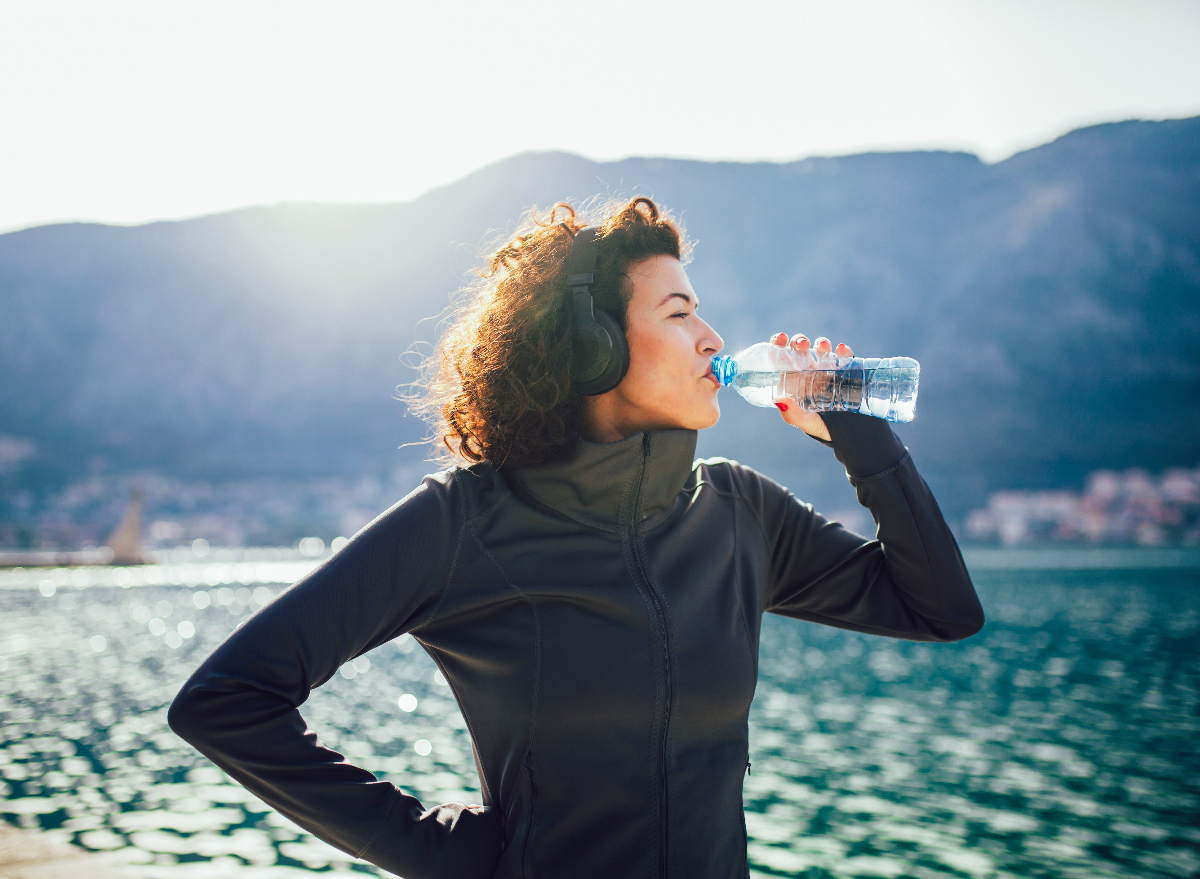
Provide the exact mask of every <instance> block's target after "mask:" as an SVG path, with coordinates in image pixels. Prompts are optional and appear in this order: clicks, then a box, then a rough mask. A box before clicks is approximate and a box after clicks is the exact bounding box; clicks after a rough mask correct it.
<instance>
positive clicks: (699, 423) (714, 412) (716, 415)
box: [693, 397, 721, 430]
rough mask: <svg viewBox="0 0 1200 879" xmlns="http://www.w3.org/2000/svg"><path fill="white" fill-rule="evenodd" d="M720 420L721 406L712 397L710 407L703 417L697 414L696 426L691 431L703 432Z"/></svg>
mask: <svg viewBox="0 0 1200 879" xmlns="http://www.w3.org/2000/svg"><path fill="white" fill-rule="evenodd" d="M720 420H721V404H720V403H718V402H717V399H716V398H715V397H714V398H713V401H712V405H711V406H709V407H708V409H707V411H706V412H704V414H703V415H701V414H700V413H697V418H696V424H695V426H694V427H693V430H704V429H705V428H706V427H712V426H713V425H714V424H716V423H717V422H718V421H720Z"/></svg>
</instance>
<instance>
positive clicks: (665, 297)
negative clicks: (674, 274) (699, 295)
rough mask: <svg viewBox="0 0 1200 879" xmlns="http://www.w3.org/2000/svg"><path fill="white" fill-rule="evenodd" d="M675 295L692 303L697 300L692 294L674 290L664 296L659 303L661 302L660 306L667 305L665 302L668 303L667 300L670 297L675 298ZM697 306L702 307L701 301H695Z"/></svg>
mask: <svg viewBox="0 0 1200 879" xmlns="http://www.w3.org/2000/svg"><path fill="white" fill-rule="evenodd" d="M675 296H678V297H679V298H680V299H682V300H683V301H684V302H688V303H691V302H693V301H695V300H693V299H692V297H691V296H689V295H688V294H687V293H680V292H678V291H674V292H671V293H668V294H667V295H666V296H664V297H663V298H662V302H660V303H658V304H659V306H660V307H661V306H663V305H665V304H666V303H667V302H668V301H669V300H670V299H672V298H673V297H675ZM695 306H696V308H699V307H700V303H699V302H696V303H695Z"/></svg>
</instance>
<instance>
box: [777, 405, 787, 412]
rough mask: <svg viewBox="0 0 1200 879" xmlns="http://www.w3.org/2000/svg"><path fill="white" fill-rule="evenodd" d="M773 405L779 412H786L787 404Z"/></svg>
mask: <svg viewBox="0 0 1200 879" xmlns="http://www.w3.org/2000/svg"><path fill="white" fill-rule="evenodd" d="M775 405H776V406H778V407H779V411H780V412H786V411H787V403H776V404H775Z"/></svg>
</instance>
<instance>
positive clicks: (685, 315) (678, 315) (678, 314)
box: [671, 311, 688, 317]
mask: <svg viewBox="0 0 1200 879" xmlns="http://www.w3.org/2000/svg"><path fill="white" fill-rule="evenodd" d="M687 316H688V313H687V312H686V311H677V312H675V313H674V314H673V315H671V317H687Z"/></svg>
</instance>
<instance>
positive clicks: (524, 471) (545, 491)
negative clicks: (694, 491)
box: [505, 430, 696, 531]
mask: <svg viewBox="0 0 1200 879" xmlns="http://www.w3.org/2000/svg"><path fill="white" fill-rule="evenodd" d="M695 455H696V431H694V430H657V431H647V432H645V433H635V434H634V435H633V436H630V437H627V438H625V439H623V440H618V441H617V442H615V443H590V442H588V441H587V440H584V439H579V440H578V441H577V442H576V445H575V449H574V451H572V452H571V454H569V455H567V456H566V457H565V458H560V459H559V460H557V461H551V462H550V463H547V464H535V465H533V466H531V467H521V468H519V469H517V470H511V471H505V476H506V477H507V479H508V481H509V484H510V485H511V486H512V488H513V490H514V492H515V493H516V494H518V495H523V496H525V497H526V499H527V500H533V501H534V502H536V503H538V504H540V505H541V506H544V507H549V508H550V509H551V510H553V511H555V512H557V513H560V514H562V515H564V516H567V517H568V518H570V519H574V520H575V521H577V522H581V523H583V524H585V525H590V526H592V527H595V528H603V529H604V530H606V531H617V530H621V529H623V528H628V527H629V525H630V524H631V523H633V522H635V521H636V522H637V524H638V525H639V527H642V528H653V527H654V526H655V525H657V524H659V523H660V522H661V521H662V520H663V519H665V518H666V516H667V514H668V513H669V512H670V511H671V508H672V507H673V506H674V503H675V498H676V497H677V496H678V495H679V492H680V491H681V490H682V489H683V487H684V484H685V483H686V482H687V480H688V476H689V475H690V474H691V472H692V460H693V459H694V458H695ZM514 483H515V484H514Z"/></svg>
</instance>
